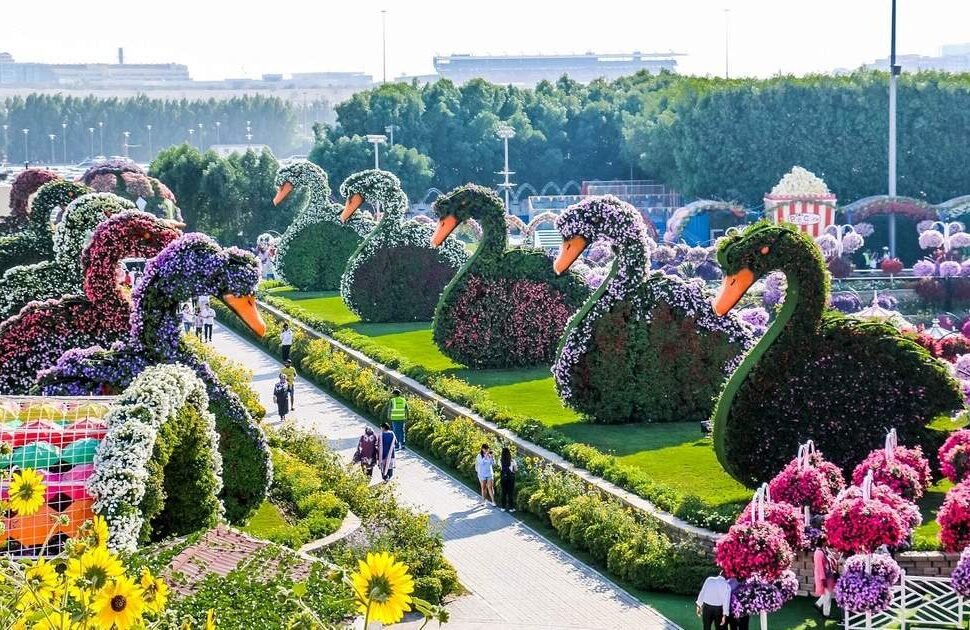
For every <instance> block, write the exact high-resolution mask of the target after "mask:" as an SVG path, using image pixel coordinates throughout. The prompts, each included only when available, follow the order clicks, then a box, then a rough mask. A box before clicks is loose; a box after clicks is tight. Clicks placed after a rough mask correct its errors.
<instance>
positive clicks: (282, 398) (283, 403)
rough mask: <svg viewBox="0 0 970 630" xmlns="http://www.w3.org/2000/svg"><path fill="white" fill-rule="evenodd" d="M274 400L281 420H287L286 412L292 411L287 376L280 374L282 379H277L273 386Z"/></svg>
mask: <svg viewBox="0 0 970 630" xmlns="http://www.w3.org/2000/svg"><path fill="white" fill-rule="evenodd" d="M273 400H275V401H276V409H277V411H279V413H280V422H285V421H286V414H288V413H289V412H290V397H289V393H288V392H287V386H286V377H285V376H283V375H282V374H280V380H278V381H276V386H275V387H273Z"/></svg>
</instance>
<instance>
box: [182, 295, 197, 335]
mask: <svg viewBox="0 0 970 630" xmlns="http://www.w3.org/2000/svg"><path fill="white" fill-rule="evenodd" d="M193 324H195V311H193V310H192V302H186V303H185V304H183V305H182V331H183V332H184V333H185V334H186V335H187V334H189V333H190V332H192V325H193Z"/></svg>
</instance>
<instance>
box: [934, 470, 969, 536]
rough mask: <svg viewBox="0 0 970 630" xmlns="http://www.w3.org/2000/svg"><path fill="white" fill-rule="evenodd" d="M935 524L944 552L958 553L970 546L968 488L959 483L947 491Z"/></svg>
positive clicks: (964, 484)
mask: <svg viewBox="0 0 970 630" xmlns="http://www.w3.org/2000/svg"><path fill="white" fill-rule="evenodd" d="M936 522H937V523H939V525H940V543H942V545H943V550H944V551H951V552H955V551H960V550H962V549H964V548H965V547H967V546H968V545H970V486H968V485H967V484H966V483H964V482H961V483H958V484H957V485H955V486H953V487H952V488H950V489H949V490H948V491H947V493H946V498H944V499H943V505H942V506H940V509H939V511H937V513H936Z"/></svg>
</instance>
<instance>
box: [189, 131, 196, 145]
mask: <svg viewBox="0 0 970 630" xmlns="http://www.w3.org/2000/svg"><path fill="white" fill-rule="evenodd" d="M193 136H195V129H192V128H191V127H189V146H190V147H193V148H194V147H195V140H194V139H193Z"/></svg>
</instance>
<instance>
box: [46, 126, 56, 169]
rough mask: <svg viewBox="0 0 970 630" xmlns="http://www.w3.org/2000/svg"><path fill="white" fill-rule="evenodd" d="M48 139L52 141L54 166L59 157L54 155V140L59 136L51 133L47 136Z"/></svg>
mask: <svg viewBox="0 0 970 630" xmlns="http://www.w3.org/2000/svg"><path fill="white" fill-rule="evenodd" d="M47 137H48V138H50V140H51V164H52V165H53V164H54V163H55V162H57V156H56V155H54V140H55V138H57V134H55V133H49V134H47Z"/></svg>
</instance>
